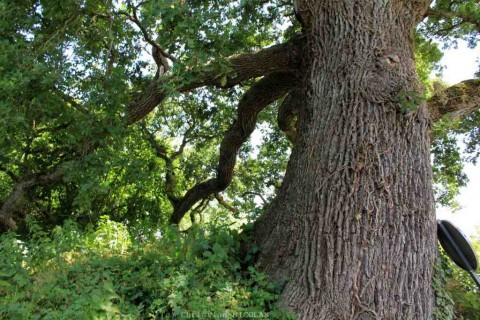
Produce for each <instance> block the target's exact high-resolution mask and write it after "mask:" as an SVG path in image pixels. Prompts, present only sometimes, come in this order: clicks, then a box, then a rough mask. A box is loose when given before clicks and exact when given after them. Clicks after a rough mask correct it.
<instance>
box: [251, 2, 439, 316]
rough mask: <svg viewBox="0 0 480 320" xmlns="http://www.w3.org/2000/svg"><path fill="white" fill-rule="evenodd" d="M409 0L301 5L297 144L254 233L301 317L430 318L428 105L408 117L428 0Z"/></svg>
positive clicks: (266, 266)
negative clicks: (303, 40) (303, 43)
mask: <svg viewBox="0 0 480 320" xmlns="http://www.w3.org/2000/svg"><path fill="white" fill-rule="evenodd" d="M300 2H301V1H300ZM304 2H307V1H304ZM404 2H407V1H388V0H386V1H385V0H384V1H380V0H378V1H310V4H309V5H305V4H304V6H303V7H302V4H301V3H300V10H304V11H300V14H301V15H302V18H303V20H304V23H305V30H306V32H307V39H308V40H307V42H308V45H307V48H306V52H305V54H304V59H305V60H304V62H303V63H304V69H303V70H304V71H305V73H304V75H305V76H304V79H303V89H302V90H303V101H299V104H300V106H301V107H300V111H299V119H298V124H297V130H298V138H297V142H296V145H295V147H294V149H293V151H292V155H291V159H290V162H289V165H288V168H287V172H286V175H285V179H284V183H283V185H282V188H281V190H280V191H279V193H278V196H277V198H276V200H275V201H274V202H273V203H272V205H271V206H270V207H269V208H268V210H267V212H266V214H265V215H264V216H263V217H262V218H261V219H260V220H259V221H258V222H257V223H256V225H255V228H254V233H253V235H254V238H255V240H256V242H257V243H258V245H259V246H260V248H261V254H260V256H259V260H258V264H259V266H260V267H261V268H262V269H263V270H266V271H267V272H268V273H269V274H270V275H271V276H272V277H273V279H274V280H277V281H285V280H286V281H287V282H286V286H285V289H284V291H283V293H282V296H281V303H282V304H283V305H285V306H287V307H288V308H289V309H290V310H292V311H294V312H295V313H297V314H298V315H299V319H316V320H322V319H325V320H332V319H402V320H406V319H431V317H432V309H433V291H432V288H431V277H432V268H433V262H434V257H435V237H436V236H435V214H434V199H433V192H432V186H431V180H432V177H431V167H430V141H429V130H430V128H429V126H430V121H429V115H428V113H427V109H426V108H425V105H424V104H423V103H422V104H421V105H420V106H418V107H417V108H416V109H415V110H408V111H406V110H403V109H402V104H407V103H408V102H409V101H404V100H409V99H410V101H411V99H412V97H413V96H415V95H416V94H415V93H413V92H417V93H421V90H420V89H419V84H418V81H417V78H416V75H415V67H414V55H413V29H414V26H415V24H416V22H417V21H418V20H419V16H420V15H421V13H419V9H418V8H415V7H413V6H415V5H416V6H420V5H419V3H420V1H408V3H404ZM412 3H413V4H412ZM423 6H424V7H425V8H423V9H426V6H427V4H425V5H423Z"/></svg>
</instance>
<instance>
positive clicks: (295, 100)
mask: <svg viewBox="0 0 480 320" xmlns="http://www.w3.org/2000/svg"><path fill="white" fill-rule="evenodd" d="M299 103H301V94H300V91H299V90H294V91H292V92H290V93H289V94H288V95H287V97H286V98H285V100H283V103H282V105H281V106H280V107H279V108H278V114H277V122H278V127H279V128H280V130H282V131H283V132H284V133H285V135H286V136H287V138H288V140H290V142H291V143H292V144H294V143H295V140H296V139H297V127H296V126H297V114H298V107H299Z"/></svg>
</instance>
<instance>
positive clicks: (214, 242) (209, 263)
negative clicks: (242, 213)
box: [0, 217, 289, 319]
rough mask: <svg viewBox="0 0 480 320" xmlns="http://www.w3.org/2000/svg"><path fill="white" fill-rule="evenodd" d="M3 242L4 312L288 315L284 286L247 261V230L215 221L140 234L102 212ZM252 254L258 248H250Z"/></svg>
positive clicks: (17, 315)
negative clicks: (89, 222)
mask: <svg viewBox="0 0 480 320" xmlns="http://www.w3.org/2000/svg"><path fill="white" fill-rule="evenodd" d="M31 229H32V230H31V231H32V234H31V235H32V236H31V238H30V240H28V241H21V240H19V239H18V238H17V237H15V236H13V235H11V234H10V235H4V236H3V237H2V241H1V243H0V246H1V250H2V255H1V256H0V270H1V271H0V319H66V318H72V319H140V318H141V319H189V318H201V317H202V316H203V317H205V318H213V317H217V318H220V317H223V318H227V319H231V318H233V317H237V318H241V317H244V318H248V317H255V318H268V319H287V318H288V317H289V316H288V315H287V314H285V313H282V312H281V311H280V310H278V309H276V308H275V307H274V306H273V302H274V301H275V300H276V298H277V295H278V293H279V291H280V290H281V288H279V287H278V286H276V285H275V284H273V283H270V282H269V281H268V279H267V278H266V276H265V275H263V274H261V273H259V272H258V271H256V270H255V269H254V268H253V267H251V266H249V265H248V263H247V262H246V261H241V260H239V258H238V257H239V250H240V245H239V243H240V242H239V240H240V238H239V234H238V232H235V231H231V230H225V229H218V228H212V229H209V230H205V229H194V230H190V232H189V233H180V232H178V231H176V230H175V229H167V230H164V232H162V234H159V233H157V234H152V235H150V236H147V235H145V234H138V235H137V237H134V236H133V235H131V234H130V233H129V232H128V230H127V228H126V227H125V225H123V224H121V223H116V222H113V221H111V220H108V218H107V217H102V218H101V219H100V222H99V225H98V227H97V228H96V229H89V230H87V231H81V230H79V229H78V227H77V226H76V225H75V224H74V223H72V222H71V221H67V222H66V223H65V224H64V225H63V226H61V227H60V226H57V227H56V228H55V229H54V231H53V234H52V235H51V236H49V235H48V234H45V233H44V232H43V231H42V230H41V229H40V228H39V226H37V225H32V226H31ZM246 258H248V255H247V256H246Z"/></svg>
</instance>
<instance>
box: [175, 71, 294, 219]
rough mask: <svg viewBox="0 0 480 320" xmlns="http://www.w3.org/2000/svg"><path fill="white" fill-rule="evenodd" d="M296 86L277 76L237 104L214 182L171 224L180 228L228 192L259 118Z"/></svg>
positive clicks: (197, 191) (198, 188)
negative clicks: (197, 209)
mask: <svg viewBox="0 0 480 320" xmlns="http://www.w3.org/2000/svg"><path fill="white" fill-rule="evenodd" d="M296 85H297V80H296V78H294V77H292V75H291V74H290V73H274V74H271V75H269V76H266V77H264V78H263V79H261V80H260V81H258V82H257V83H255V84H254V85H253V86H252V87H251V88H250V89H249V90H248V91H247V92H246V93H245V94H244V95H243V97H242V99H241V100H240V102H239V104H238V109H237V121H235V122H234V123H233V124H232V125H231V126H230V129H228V131H227V132H226V133H225V134H224V136H223V140H222V143H221V145H220V157H219V161H218V166H217V174H216V177H215V178H212V179H210V180H207V181H204V182H201V183H198V184H196V185H195V186H194V187H193V188H191V189H190V190H188V191H187V192H186V193H185V195H184V197H183V198H181V199H180V201H179V202H178V204H177V205H176V206H175V207H174V212H173V214H172V216H171V218H170V222H172V223H174V224H178V223H179V222H180V220H181V219H182V218H183V216H184V215H185V214H186V213H187V212H188V210H190V209H191V208H192V206H194V205H195V203H197V202H198V201H200V200H202V199H204V198H206V197H208V196H210V195H211V194H212V193H217V192H220V191H223V190H225V189H226V188H227V187H228V185H229V184H230V182H231V181H232V178H233V170H234V167H235V162H236V158H237V153H238V151H239V150H240V148H241V146H242V145H243V143H244V142H245V141H246V140H247V139H248V137H249V136H250V134H251V133H252V132H253V130H254V129H255V125H256V122H257V116H258V114H259V113H260V112H261V111H262V110H263V109H264V108H265V107H266V106H268V105H269V104H270V103H272V102H274V101H275V100H277V99H279V98H280V97H282V96H283V95H285V94H286V93H288V91H290V90H291V89H292V87H295V86H296Z"/></svg>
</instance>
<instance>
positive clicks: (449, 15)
mask: <svg viewBox="0 0 480 320" xmlns="http://www.w3.org/2000/svg"><path fill="white" fill-rule="evenodd" d="M426 17H434V18H437V19H442V18H443V19H448V20H452V19H461V20H462V22H461V23H459V24H462V23H470V24H473V25H474V26H475V29H477V31H478V32H480V20H479V19H477V18H476V17H474V16H470V15H468V14H463V13H458V12H452V11H441V10H435V9H429V10H428V11H427V13H426ZM459 24H457V26H458V25H459Z"/></svg>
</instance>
